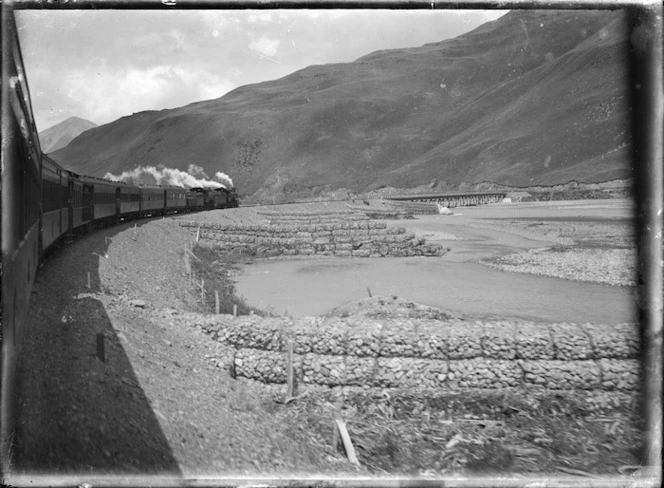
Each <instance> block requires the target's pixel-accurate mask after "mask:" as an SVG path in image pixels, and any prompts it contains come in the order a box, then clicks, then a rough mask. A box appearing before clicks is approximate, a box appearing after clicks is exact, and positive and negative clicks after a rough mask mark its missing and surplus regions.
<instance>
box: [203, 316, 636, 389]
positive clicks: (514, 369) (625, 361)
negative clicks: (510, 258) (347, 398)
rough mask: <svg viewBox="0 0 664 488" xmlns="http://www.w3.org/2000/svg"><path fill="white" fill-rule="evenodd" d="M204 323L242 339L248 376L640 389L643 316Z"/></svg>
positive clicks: (377, 383)
mask: <svg viewBox="0 0 664 488" xmlns="http://www.w3.org/2000/svg"><path fill="white" fill-rule="evenodd" d="M202 328H203V329H204V330H205V331H206V332H207V333H208V334H210V335H211V336H212V337H213V338H214V339H215V340H217V341H219V342H221V343H223V344H226V345H230V346H232V347H233V348H235V351H236V352H235V355H234V359H233V367H234V370H235V373H236V374H237V375H239V376H244V377H247V378H252V379H255V380H259V381H263V382H267V383H283V382H285V381H286V351H287V348H288V344H289V342H290V343H292V344H293V351H294V368H295V372H296V376H297V377H298V380H299V381H301V382H303V383H315V384H321V385H330V386H361V385H368V386H373V387H432V388H441V387H442V388H452V389H464V388H490V389H494V388H503V387H516V386H539V387H545V388H549V389H562V390H564V389H585V390H635V389H637V388H638V378H639V361H638V337H637V333H636V326H634V325H632V324H622V325H615V326H606V325H603V326H595V325H590V324H585V325H578V324H566V323H560V324H536V323H531V322H525V321H509V322H507V321H495V322H468V321H466V320H463V319H455V318H452V319H448V320H435V319H421V318H417V319H407V318H401V319H372V318H369V317H366V316H358V317H348V318H341V317H307V318H302V319H298V320H295V321H293V320H291V319H288V318H267V319H265V318H260V317H256V316H245V317H232V316H228V315H219V316H216V317H214V319H212V320H209V321H207V322H206V323H205V324H203V325H202Z"/></svg>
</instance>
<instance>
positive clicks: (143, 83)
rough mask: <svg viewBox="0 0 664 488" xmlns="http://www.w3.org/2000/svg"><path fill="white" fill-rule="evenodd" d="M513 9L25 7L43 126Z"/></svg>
mask: <svg viewBox="0 0 664 488" xmlns="http://www.w3.org/2000/svg"><path fill="white" fill-rule="evenodd" d="M505 13H506V11H504V10H503V11H498V10H494V11H476V10H457V11H444V10H443V11H441V10H431V11H429V10H419V11H412V10H411V11H406V10H226V11H223V10H201V11H191V10H179V11H174V10H145V11H138V10H102V11H94V10H26V11H18V12H17V13H16V19H17V25H18V28H19V39H20V42H21V49H22V52H23V62H24V64H25V67H26V73H27V79H28V86H29V89H30V94H31V97H32V107H33V111H34V113H35V119H36V123H37V129H38V130H39V131H43V130H45V129H47V128H49V127H51V126H53V125H55V124H58V123H60V122H62V121H63V120H65V119H67V118H69V117H72V116H77V117H81V118H84V119H87V120H90V121H91V122H94V123H95V124H98V125H102V124H106V123H109V122H112V121H114V120H116V119H118V118H120V117H123V116H126V115H131V114H132V113H136V112H141V111H144V110H161V109H166V108H175V107H181V106H183V105H186V104H189V103H192V102H197V101H201V100H210V99H214V98H219V97H221V96H223V95H224V94H226V93H228V92H229V91H231V90H233V89H235V88H237V87H239V86H242V85H247V84H252V83H259V82H262V81H267V80H274V79H278V78H281V77H283V76H286V75H288V74H290V73H292V72H294V71H297V70H299V69H302V68H305V67H307V66H311V65H314V64H328V63H346V62H351V61H354V60H356V59H357V58H359V57H361V56H364V55H366V54H368V53H371V52H374V51H378V50H381V49H393V48H405V47H415V46H421V45H423V44H426V43H431V42H439V41H442V40H444V39H448V38H452V37H456V36H458V35H460V34H463V33H465V32H468V31H470V30H472V29H474V28H476V27H478V26H479V25H481V24H483V23H485V22H488V21H491V20H495V19H496V18H498V17H500V16H502V15H504V14H505Z"/></svg>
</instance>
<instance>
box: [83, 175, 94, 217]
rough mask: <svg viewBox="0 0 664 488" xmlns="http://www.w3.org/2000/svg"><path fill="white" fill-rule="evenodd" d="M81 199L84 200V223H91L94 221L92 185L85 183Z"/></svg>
mask: <svg viewBox="0 0 664 488" xmlns="http://www.w3.org/2000/svg"><path fill="white" fill-rule="evenodd" d="M81 197H82V199H83V201H82V204H83V222H89V221H91V220H92V219H93V215H94V208H93V201H92V197H93V187H92V185H89V184H86V183H83V193H82V194H81Z"/></svg>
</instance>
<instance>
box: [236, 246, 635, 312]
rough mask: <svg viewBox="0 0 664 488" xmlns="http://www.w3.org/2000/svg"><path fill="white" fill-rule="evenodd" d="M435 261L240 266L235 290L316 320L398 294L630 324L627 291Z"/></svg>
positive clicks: (473, 307) (454, 305) (467, 307)
mask: <svg viewBox="0 0 664 488" xmlns="http://www.w3.org/2000/svg"><path fill="white" fill-rule="evenodd" d="M444 258H445V256H443V257H441V258H391V259H390V258H383V259H370V258H351V259H349V258H319V259H306V260H296V261H265V262H262V263H258V264H254V265H250V266H246V267H245V268H244V269H243V271H242V273H241V274H240V275H239V276H238V286H237V287H238V292H239V294H240V295H244V296H245V298H247V300H248V301H249V303H250V304H252V305H254V306H256V307H257V308H263V309H267V310H272V311H273V312H275V313H279V314H282V313H285V312H288V313H289V314H291V315H292V316H294V317H301V316H309V315H321V314H324V313H326V312H328V311H329V310H330V309H332V308H334V307H336V306H339V305H341V304H343V303H346V302H348V301H351V300H357V299H360V298H363V297H367V296H368V294H369V291H368V290H367V288H368V289H369V290H370V292H371V294H372V295H374V296H376V295H397V296H399V297H402V298H407V299H410V300H413V301H416V302H419V303H423V304H425V305H431V306H435V307H439V308H442V309H444V310H450V311H455V312H461V313H464V314H468V315H473V316H486V315H499V316H505V317H521V318H525V319H533V320H543V321H563V322H576V323H586V322H590V323H601V324H616V323H623V322H630V321H632V320H634V317H635V315H634V314H635V310H634V305H633V303H634V302H633V299H632V296H633V295H632V290H631V289H630V288H624V287H611V286H604V285H595V284H589V283H581V282H573V281H566V280H562V279H559V278H547V277H540V276H533V275H527V274H521V273H506V272H503V271H498V270H494V269H490V268H487V267H485V266H482V265H480V264H474V263H455V262H448V261H445V260H444Z"/></svg>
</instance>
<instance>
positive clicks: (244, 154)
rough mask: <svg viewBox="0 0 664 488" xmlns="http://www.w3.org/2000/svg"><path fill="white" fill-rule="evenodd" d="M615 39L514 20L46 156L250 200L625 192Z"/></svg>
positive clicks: (617, 19)
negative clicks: (229, 186)
mask: <svg viewBox="0 0 664 488" xmlns="http://www.w3.org/2000/svg"><path fill="white" fill-rule="evenodd" d="M625 25H626V24H625V18H624V14H623V13H621V12H619V11H616V12H611V11H577V10H574V11H535V10H525V11H512V12H510V13H508V14H506V15H505V16H503V17H501V18H499V19H498V20H496V21H493V22H489V23H487V24H484V25H482V26H480V27H479V28H477V29H475V30H473V31H471V32H469V33H467V34H464V35H462V36H459V37H457V38H454V39H449V40H445V41H442V42H439V43H434V44H427V45H424V46H422V47H417V48H407V49H393V50H385V51H379V52H374V53H371V54H368V55H366V56H363V57H361V58H359V59H358V60H356V61H355V62H352V63H344V64H327V65H317V66H310V67H307V68H305V69H302V70H300V71H297V72H294V73H292V74H290V75H288V76H286V77H284V78H281V79H278V80H274V81H269V82H264V83H258V84H254V85H247V86H242V87H239V88H237V89H236V90H233V91H232V92H230V93H228V94H226V95H225V96H223V97H221V98H219V99H216V100H209V101H202V102H197V103H193V104H190V105H187V106H184V107H180V108H177V109H171V110H161V111H149V112H141V113H137V114H134V115H132V116H128V117H123V118H121V119H119V120H117V121H114V122H112V123H110V124H107V125H104V126H101V127H97V128H95V129H92V130H89V131H87V132H86V133H84V134H82V135H81V136H80V137H78V138H77V139H76V140H74V141H72V142H71V143H70V144H69V145H68V146H67V147H65V148H63V149H61V150H59V151H57V152H56V153H54V154H53V155H52V156H53V157H54V158H55V159H56V160H57V161H58V162H60V163H61V164H62V165H64V166H65V167H69V168H71V169H73V170H75V171H79V172H83V173H88V174H92V175H96V176H102V175H104V174H105V173H106V172H112V173H114V174H117V173H120V172H121V171H123V170H129V169H132V168H135V167H137V166H139V165H142V166H145V165H159V164H162V165H164V166H166V167H172V168H178V169H186V168H187V167H188V165H189V164H192V163H193V164H196V165H199V166H201V167H202V168H203V169H205V171H206V172H207V173H208V174H213V173H214V172H216V171H223V172H224V173H227V174H229V175H230V176H231V177H232V178H233V180H234V181H235V184H236V187H237V188H238V191H239V192H240V194H244V195H248V194H253V193H255V192H257V194H259V195H262V196H275V195H277V196H279V195H284V194H286V195H290V196H297V195H300V196H301V195H307V196H310V195H315V194H317V193H318V192H321V191H325V190H332V189H336V188H347V189H351V190H354V191H366V190H372V189H377V188H380V187H382V186H388V185H389V186H394V187H401V188H406V187H414V186H418V185H422V184H429V183H430V182H431V183H432V185H433V184H435V182H437V183H438V185H439V187H441V188H442V187H445V188H453V187H455V186H457V185H460V184H472V183H480V182H493V183H497V184H502V185H508V186H519V187H524V186H532V185H554V184H561V183H567V182H569V181H578V182H586V183H596V182H602V181H609V180H614V179H622V178H628V177H630V176H631V169H630V166H629V152H628V151H629V144H630V137H631V136H630V128H629V118H628V115H629V110H630V108H629V99H628V90H627V76H628V73H627V68H626V67H627V51H626V49H625V47H624V46H625V45H626V36H627V31H626V28H625ZM434 180H435V181H434Z"/></svg>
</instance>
